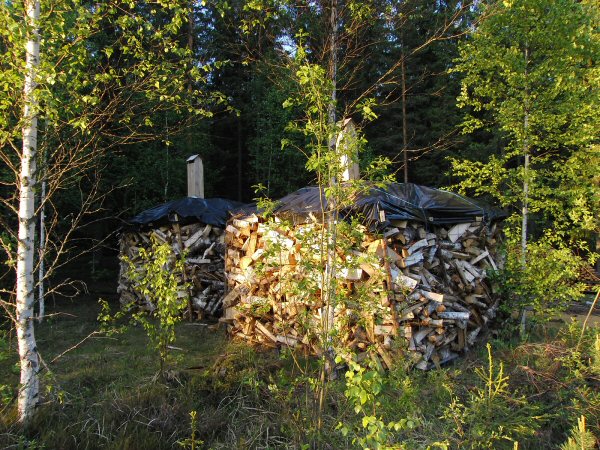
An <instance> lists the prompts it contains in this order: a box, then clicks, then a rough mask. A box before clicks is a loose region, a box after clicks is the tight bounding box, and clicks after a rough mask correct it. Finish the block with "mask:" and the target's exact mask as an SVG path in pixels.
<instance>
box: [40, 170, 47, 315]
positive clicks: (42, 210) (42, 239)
mask: <svg viewBox="0 0 600 450" xmlns="http://www.w3.org/2000/svg"><path fill="white" fill-rule="evenodd" d="M41 184H42V191H41V193H40V245H39V258H40V260H39V268H38V306H39V312H38V322H40V323H42V321H43V320H44V315H45V314H46V301H45V298H44V296H45V292H44V276H45V273H46V267H45V266H44V253H45V251H46V208H45V207H44V203H45V202H46V180H45V179H43V180H42V183H41Z"/></svg>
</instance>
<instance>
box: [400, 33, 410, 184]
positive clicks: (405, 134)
mask: <svg viewBox="0 0 600 450" xmlns="http://www.w3.org/2000/svg"><path fill="white" fill-rule="evenodd" d="M402 46H404V40H403V41H402ZM401 57H402V63H401V65H400V69H401V73H402V155H403V158H404V182H405V183H408V132H407V129H406V126H407V125H406V65H405V63H404V50H402V55H401Z"/></svg>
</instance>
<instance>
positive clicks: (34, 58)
mask: <svg viewBox="0 0 600 450" xmlns="http://www.w3.org/2000/svg"><path fill="white" fill-rule="evenodd" d="M25 6H26V20H27V26H28V28H29V30H28V34H29V36H28V40H27V43H26V47H25V51H26V65H25V80H24V87H23V104H24V106H23V119H24V120H23V122H24V125H23V154H22V155H21V174H20V179H19V239H18V241H19V242H18V245H17V296H16V297H17V298H16V303H17V310H16V312H17V323H16V328H17V341H18V344H19V359H20V362H21V384H20V388H19V400H18V408H19V420H20V421H21V422H27V421H28V420H29V419H30V418H31V416H32V413H33V409H34V407H35V406H36V404H37V402H38V395H39V381H38V370H39V358H38V354H37V347H36V343H35V336H34V330H33V306H34V300H35V296H34V290H33V284H34V283H33V259H34V251H35V249H34V236H35V220H34V218H35V184H36V167H35V158H36V153H37V102H36V99H35V96H34V90H35V86H36V82H35V77H36V70H37V67H38V65H39V54H40V43H39V32H38V29H37V26H38V20H39V17H40V2H39V0H29V1H27V2H26V3H25Z"/></svg>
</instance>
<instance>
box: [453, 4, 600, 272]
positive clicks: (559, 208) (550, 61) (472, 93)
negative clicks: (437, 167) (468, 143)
mask: <svg viewBox="0 0 600 450" xmlns="http://www.w3.org/2000/svg"><path fill="white" fill-rule="evenodd" d="M593 3H594V2H585V1H584V2H577V1H574V0H559V1H554V0H513V1H498V2H491V3H490V4H488V5H487V6H486V7H485V8H484V10H483V14H484V18H483V20H482V21H481V23H480V25H479V26H478V27H477V28H476V29H475V30H474V32H473V33H472V35H471V36H470V39H468V40H466V41H465V43H464V44H463V45H462V46H461V49H460V57H459V59H458V65H457V67H456V72H460V73H461V74H462V75H463V77H464V78H463V80H462V91H461V95H460V97H459V98H458V101H459V105H460V106H461V107H463V108H464V109H465V110H466V111H467V114H466V116H465V120H464V122H463V131H464V132H466V133H471V132H474V131H476V130H479V129H492V130H493V129H499V130H500V132H501V133H502V135H503V139H504V141H505V143H506V145H505V147H504V150H503V151H502V152H501V153H500V154H497V155H494V156H492V157H491V158H490V160H489V161H488V162H485V163H482V162H475V161H458V160H456V161H454V170H455V173H456V174H457V175H459V176H461V177H463V181H462V183H461V187H462V189H463V190H465V191H470V192H474V193H476V194H487V195H490V196H492V197H495V198H496V199H498V200H499V202H500V203H501V204H502V205H503V206H505V207H509V208H511V209H512V210H513V211H514V212H515V214H514V215H513V217H512V218H511V223H512V224H513V225H514V227H513V228H512V229H513V230H514V235H515V237H516V236H517V235H519V237H520V242H521V252H522V257H523V258H524V259H523V261H525V258H526V252H527V243H528V239H529V235H530V232H529V228H530V216H531V214H532V213H537V217H538V219H539V220H538V222H539V224H540V225H542V228H543V227H545V226H548V225H550V224H551V225H552V227H553V228H554V231H553V235H554V236H555V237H556V238H558V239H559V240H565V239H567V240H568V238H569V236H568V234H569V233H570V234H571V235H573V233H571V232H574V231H575V230H576V229H579V230H581V229H587V230H588V231H592V230H593V228H594V227H596V226H597V224H593V223H591V222H590V221H589V220H587V221H586V220H577V221H574V220H573V218H574V216H572V214H573V213H574V208H575V204H574V197H576V198H579V199H580V200H579V209H580V212H582V213H583V215H584V216H585V215H589V214H590V213H592V214H593V211H594V210H596V208H597V207H596V206H594V204H593V201H592V198H587V199H586V198H585V197H586V196H585V195H584V196H583V197H581V194H582V192H583V191H585V189H583V190H579V193H577V192H576V190H577V189H574V188H575V185H578V186H579V188H583V187H584V186H588V189H587V193H588V194H589V193H591V192H593V190H594V188H593V184H594V181H593V179H594V176H593V175H592V176H590V174H589V171H588V170H587V167H589V165H592V166H593V165H595V164H597V163H598V152H597V147H596V148H594V146H593V145H594V144H597V141H598V131H599V129H600V128H599V127H600V114H599V113H598V111H599V107H600V104H599V102H598V94H597V91H598V88H599V86H600V77H599V68H598V55H599V54H600V52H599V50H600V47H599V45H598V44H599V40H598V31H597V30H598V24H599V23H600V22H599V14H598V11H597V8H595V7H594V5H593ZM584 161H585V162H584ZM567 178H571V179H572V181H571V182H568V181H567ZM575 179H578V180H579V181H575ZM569 186H570V187H569ZM559 188H561V189H559ZM569 193H570V194H569ZM581 209H582V210H581ZM517 210H519V211H520V213H517V212H516V211H517ZM544 221H545V222H544ZM590 226H591V228H590ZM569 230H570V231H569ZM575 234H576V233H575ZM580 236H581V235H580Z"/></svg>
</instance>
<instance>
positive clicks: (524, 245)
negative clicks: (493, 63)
mask: <svg viewBox="0 0 600 450" xmlns="http://www.w3.org/2000/svg"><path fill="white" fill-rule="evenodd" d="M524 55H525V81H527V63H528V62H529V49H528V47H527V46H525V52H524ZM525 94H526V95H525V108H524V109H525V111H524V117H523V135H524V140H523V156H524V161H523V210H522V217H521V264H522V265H523V269H525V267H526V265H527V227H528V220H529V158H530V156H529V137H528V136H529V135H528V133H529V98H528V96H527V94H528V90H527V88H526V91H525ZM527 310H528V308H527V307H524V308H522V310H521V323H520V326H519V334H520V335H521V338H524V337H525V332H526V322H527Z"/></svg>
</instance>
